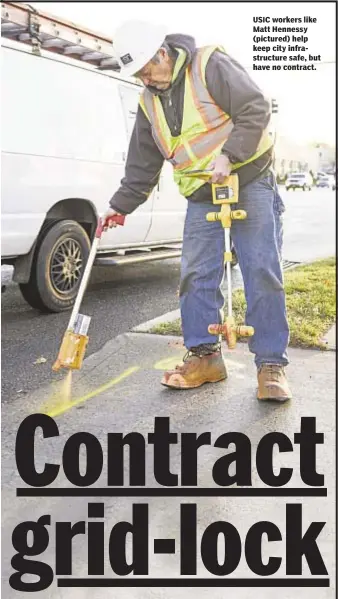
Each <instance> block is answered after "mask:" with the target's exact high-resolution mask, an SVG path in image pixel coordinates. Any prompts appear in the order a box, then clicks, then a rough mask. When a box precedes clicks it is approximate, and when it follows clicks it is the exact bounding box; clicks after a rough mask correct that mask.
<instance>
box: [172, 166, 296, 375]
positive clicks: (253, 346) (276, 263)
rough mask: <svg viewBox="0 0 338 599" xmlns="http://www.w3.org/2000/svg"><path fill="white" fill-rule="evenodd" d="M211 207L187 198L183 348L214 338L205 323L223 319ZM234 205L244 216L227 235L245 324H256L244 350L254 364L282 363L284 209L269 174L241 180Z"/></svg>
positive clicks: (220, 242) (217, 235)
mask: <svg viewBox="0 0 338 599" xmlns="http://www.w3.org/2000/svg"><path fill="white" fill-rule="evenodd" d="M215 209H216V210H217V209H218V208H217V207H216V206H213V205H212V204H210V203H196V202H192V201H189V200H188V209H187V215H186V220H185V227H184V238H183V250H182V266H181V285H180V305H181V317H182V329H183V335H184V343H185V346H186V347H187V349H190V348H192V347H196V346H198V345H202V344H204V343H217V341H218V337H217V336H213V335H210V334H209V333H208V325H209V324H214V323H221V322H222V309H223V306H224V297H223V294H222V292H221V284H222V281H223V277H224V276H225V269H224V264H223V259H224V258H223V253H224V231H223V228H222V226H221V223H220V222H214V223H211V222H207V220H206V214H207V213H208V212H210V211H213V210H215ZM234 209H243V210H246V212H247V218H246V219H245V220H234V221H232V227H231V236H232V240H233V243H234V246H235V250H236V253H237V257H238V262H239V266H240V269H241V272H242V276H243V281H244V293H245V298H246V303H247V312H246V324H247V325H251V326H253V327H254V329H255V334H254V336H253V337H250V338H249V349H250V351H251V352H252V353H253V354H254V355H255V363H256V365H257V367H259V366H260V365H261V364H263V363H274V364H281V365H283V366H286V365H287V364H288V355H287V346H288V342H289V326H288V322H287V317H286V306H285V294H284V288H283V272H282V265H281V255H282V242H283V228H282V213H283V211H284V210H285V208H284V204H283V201H282V199H281V197H280V195H279V193H278V188H277V185H276V181H275V177H274V175H273V173H272V172H269V173H268V174H267V175H266V176H264V178H262V179H260V180H258V181H255V182H253V183H249V184H248V185H246V186H245V187H244V188H243V189H242V190H241V191H240V197H239V202H238V204H237V205H235V206H234ZM225 313H226V312H225Z"/></svg>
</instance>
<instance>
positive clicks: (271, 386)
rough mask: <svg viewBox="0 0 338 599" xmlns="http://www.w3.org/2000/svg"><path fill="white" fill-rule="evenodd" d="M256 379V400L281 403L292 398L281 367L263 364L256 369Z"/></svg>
mask: <svg viewBox="0 0 338 599" xmlns="http://www.w3.org/2000/svg"><path fill="white" fill-rule="evenodd" d="M257 378H258V391H257V399H261V400H274V401H281V402H282V401H288V399H291V398H292V393H291V391H290V389H289V385H288V382H287V379H286V376H285V372H284V368H283V366H280V365H279V364H263V365H262V366H261V367H260V368H259V369H258V372H257Z"/></svg>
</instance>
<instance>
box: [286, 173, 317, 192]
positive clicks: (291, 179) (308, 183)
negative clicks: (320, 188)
mask: <svg viewBox="0 0 338 599" xmlns="http://www.w3.org/2000/svg"><path fill="white" fill-rule="evenodd" d="M312 186H313V179H312V177H311V175H310V173H290V174H289V175H288V176H287V178H286V181H285V189H286V191H288V190H289V189H298V188H299V189H302V190H303V191H306V190H309V191H311V189H312Z"/></svg>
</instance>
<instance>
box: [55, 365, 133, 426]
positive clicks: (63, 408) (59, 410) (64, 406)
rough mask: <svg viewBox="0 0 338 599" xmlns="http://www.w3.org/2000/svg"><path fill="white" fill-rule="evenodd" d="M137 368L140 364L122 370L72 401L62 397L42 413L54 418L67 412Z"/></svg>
mask: <svg viewBox="0 0 338 599" xmlns="http://www.w3.org/2000/svg"><path fill="white" fill-rule="evenodd" d="M138 370H140V366H133V367H132V368H128V370H125V371H124V372H122V374H120V375H119V376H117V377H116V378H115V379H112V380H111V381H109V382H108V383H105V384H104V385H101V387H97V388H96V389H94V390H93V391H91V392H90V393H88V394H87V395H83V396H82V397H79V398H77V399H75V400H74V401H70V402H67V403H64V401H62V399H61V401H60V402H59V405H56V406H53V408H52V409H50V410H49V411H45V412H44V413H45V414H47V415H48V416H51V417H52V418H54V417H55V416H60V414H63V413H64V412H67V411H68V410H70V409H71V408H74V407H75V406H78V405H79V404H81V403H83V402H85V401H87V400H88V399H91V398H92V397H96V396H97V395H100V394H101V393H104V392H105V391H107V390H108V389H110V388H111V387H114V385H117V384H118V383H120V382H121V381H123V380H124V379H126V378H127V377H128V376H130V375H131V374H133V373H134V372H137V371H138Z"/></svg>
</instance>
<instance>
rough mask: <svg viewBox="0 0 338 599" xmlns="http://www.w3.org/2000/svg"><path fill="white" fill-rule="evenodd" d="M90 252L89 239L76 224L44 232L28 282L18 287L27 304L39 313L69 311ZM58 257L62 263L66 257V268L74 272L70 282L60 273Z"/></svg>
mask: <svg viewBox="0 0 338 599" xmlns="http://www.w3.org/2000/svg"><path fill="white" fill-rule="evenodd" d="M89 251H90V240H89V237H88V235H87V233H86V231H85V230H84V229H83V227H81V225H79V224H78V223H77V222H76V221H73V220H61V221H58V222H56V223H55V224H53V225H52V226H51V227H50V228H48V229H47V230H45V231H44V232H43V233H42V235H41V237H40V238H39V241H38V244H37V247H36V250H35V254H34V258H33V264H32V270H31V274H30V278H29V281H28V283H21V284H20V285H19V287H20V290H21V293H22V295H23V297H24V299H25V300H26V302H28V304H29V305H30V306H31V307H32V308H34V309H35V310H39V311H40V312H47V313H48V312H52V313H53V312H54V313H55V312H64V311H66V310H69V309H70V308H71V307H72V305H73V304H74V301H75V298H76V295H77V291H78V288H79V284H80V280H81V278H82V275H83V271H84V267H85V264H86V262H87V259H88V255H89ZM58 252H59V253H58ZM60 252H61V254H60ZM68 253H69V255H68ZM60 256H61V257H63V256H65V260H67V257H68V261H69V262H71V265H70V266H69V264H68V262H67V268H68V266H69V268H71V269H73V270H72V272H73V275H72V279H67V278H66V277H65V276H63V274H62V273H61V272H59V271H60V269H61V270H62V269H63V267H62V264H61V262H60ZM52 268H53V271H54V272H52ZM56 269H58V270H56ZM63 287H65V288H63ZM68 287H69V289H68Z"/></svg>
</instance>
